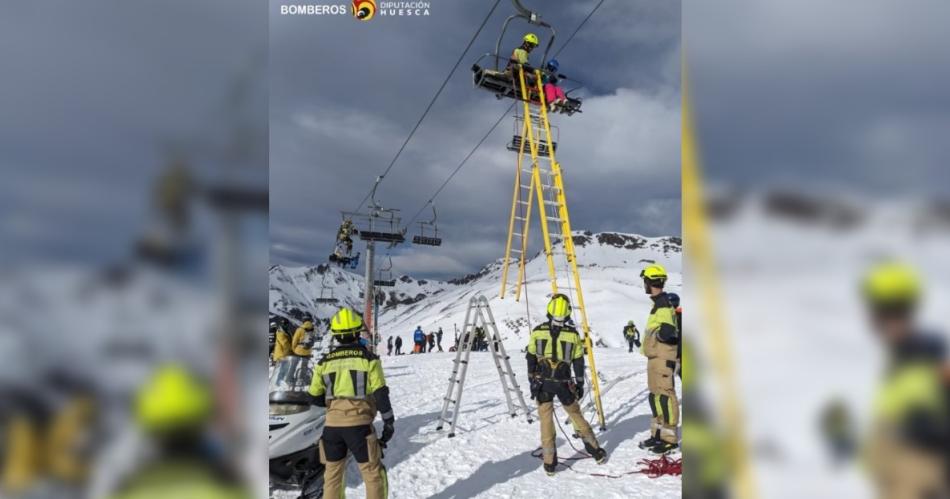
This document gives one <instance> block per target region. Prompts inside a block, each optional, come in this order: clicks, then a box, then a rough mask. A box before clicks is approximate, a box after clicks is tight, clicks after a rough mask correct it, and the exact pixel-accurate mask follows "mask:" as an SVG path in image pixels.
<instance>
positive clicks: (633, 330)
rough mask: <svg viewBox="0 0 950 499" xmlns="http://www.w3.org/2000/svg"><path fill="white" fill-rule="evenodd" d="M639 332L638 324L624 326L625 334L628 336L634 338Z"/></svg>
mask: <svg viewBox="0 0 950 499" xmlns="http://www.w3.org/2000/svg"><path fill="white" fill-rule="evenodd" d="M637 332H638V331H637V326H633V325H628V326H627V327H625V328H623V335H624V336H626V337H627V338H633V337H634V336H636V335H637Z"/></svg>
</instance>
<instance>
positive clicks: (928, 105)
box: [683, 0, 950, 196]
mask: <svg viewBox="0 0 950 499" xmlns="http://www.w3.org/2000/svg"><path fill="white" fill-rule="evenodd" d="M683 10H684V16H683V31H684V37H685V40H686V41H685V46H686V52H687V55H688V59H689V64H690V70H689V71H690V80H691V87H692V89H693V93H694V96H693V97H694V99H693V100H694V103H695V107H696V110H697V113H698V119H697V121H698V129H699V139H700V141H701V143H702V146H703V155H704V159H705V163H706V167H707V172H708V175H709V177H710V178H712V179H714V180H718V181H724V182H729V183H737V184H740V185H743V186H756V185H762V184H778V183H784V184H794V185H799V186H802V187H805V188H807V189H829V190H834V191H835V192H839V191H842V190H851V191H864V192H870V193H873V194H879V193H888V192H893V193H897V194H903V195H907V194H913V195H918V194H941V195H943V196H947V195H950V168H948V162H950V141H948V140H947V137H950V92H948V91H947V85H946V82H947V81H948V80H950V50H947V20H948V19H950V2H946V1H944V0H913V1H906V2H895V1H891V0H849V1H839V2H827V1H821V0H799V1H794V2H788V1H782V0H769V1H762V0H721V1H717V2H708V1H705V0H686V1H685V2H684V6H683Z"/></svg>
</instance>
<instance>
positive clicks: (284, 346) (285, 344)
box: [274, 328, 293, 362]
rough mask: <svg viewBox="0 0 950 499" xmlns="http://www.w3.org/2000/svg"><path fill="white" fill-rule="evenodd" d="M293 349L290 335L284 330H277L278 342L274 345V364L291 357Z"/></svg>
mask: <svg viewBox="0 0 950 499" xmlns="http://www.w3.org/2000/svg"><path fill="white" fill-rule="evenodd" d="M291 351H293V350H292V348H291V341H290V335H289V334H287V331H284V330H283V328H278V329H277V341H276V342H275V343H274V362H277V361H279V360H280V359H283V358H284V357H286V356H288V355H290V352H291Z"/></svg>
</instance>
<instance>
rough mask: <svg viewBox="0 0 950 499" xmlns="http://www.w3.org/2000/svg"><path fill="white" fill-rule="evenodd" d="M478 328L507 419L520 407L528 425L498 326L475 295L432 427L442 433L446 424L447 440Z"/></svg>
mask: <svg viewBox="0 0 950 499" xmlns="http://www.w3.org/2000/svg"><path fill="white" fill-rule="evenodd" d="M479 327H480V328H482V329H483V330H484V331H485V332H486V334H487V335H488V351H489V352H491V356H492V359H493V360H494V361H495V369H496V370H497V371H498V378H499V379H500V380H501V386H502V389H503V390H504V392H505V401H506V402H507V403H508V413H509V414H511V417H516V416H517V415H518V409H519V408H520V409H521V410H522V411H524V414H525V416H526V417H527V418H528V422H529V423H530V422H531V413H530V411H529V409H528V404H526V403H525V401H524V394H522V393H521V388H520V387H519V386H518V383H517V382H516V381H515V374H514V373H513V372H512V371H511V363H510V362H508V354H507V353H506V352H505V345H504V344H503V343H502V341H501V335H500V334H498V326H496V325H495V317H494V316H493V315H492V313H491V308H490V307H489V306H488V300H487V299H485V297H484V296H481V295H478V296H475V297H472V299H471V300H469V301H468V310H467V311H466V312H465V323H464V324H463V327H462V337H461V338H460V339H461V341H460V343H459V345H458V347H457V351H456V353H455V367H454V368H453V369H452V377H451V378H449V387H448V389H447V390H446V391H445V398H444V399H443V402H442V414H441V415H439V425H438V426H437V427H436V430H442V427H443V425H445V424H446V423H448V424H449V437H454V436H455V423H456V422H457V421H458V417H459V411H460V410H461V407H462V389H463V388H464V387H465V375H466V373H468V363H469V354H470V353H471V351H472V345H473V344H474V342H475V336H476V335H475V331H476V328H479Z"/></svg>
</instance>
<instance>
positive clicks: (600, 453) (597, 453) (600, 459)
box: [584, 444, 607, 464]
mask: <svg viewBox="0 0 950 499" xmlns="http://www.w3.org/2000/svg"><path fill="white" fill-rule="evenodd" d="M584 447H585V448H586V449H587V452H589V453H590V455H591V457H593V458H594V461H597V464H604V462H605V461H607V451H605V450H604V449H602V448H600V447H588V446H587V444H585V445H584Z"/></svg>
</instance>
